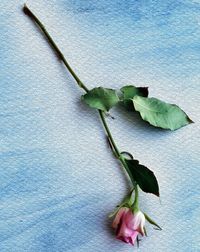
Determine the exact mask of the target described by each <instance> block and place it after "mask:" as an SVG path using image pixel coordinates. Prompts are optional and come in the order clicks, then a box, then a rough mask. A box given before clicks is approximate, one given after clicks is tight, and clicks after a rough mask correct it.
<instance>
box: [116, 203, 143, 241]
mask: <svg viewBox="0 0 200 252" xmlns="http://www.w3.org/2000/svg"><path fill="white" fill-rule="evenodd" d="M144 225H145V216H144V214H143V213H142V212H141V211H140V210H137V211H132V209H131V208H128V207H122V208H121V209H120V210H119V211H118V213H117V214H116V216H115V219H114V221H113V224H112V226H113V228H114V229H115V230H116V237H117V239H119V240H122V241H124V242H126V243H130V244H132V245H134V243H135V240H136V239H137V236H138V234H139V233H140V234H141V235H142V236H143V235H144V233H145V232H144Z"/></svg>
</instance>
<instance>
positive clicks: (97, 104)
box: [82, 87, 119, 111]
mask: <svg viewBox="0 0 200 252" xmlns="http://www.w3.org/2000/svg"><path fill="white" fill-rule="evenodd" d="M82 98H83V100H84V102H85V103H86V104H87V105H89V106H90V107H91V108H95V109H100V110H102V111H109V109H111V108H112V107H113V106H115V105H116V104H117V103H118V102H119V97H118V96H117V94H116V91H115V90H114V89H109V88H103V87H98V88H93V89H92V90H90V91H89V92H88V93H87V94H85V95H83V96H82Z"/></svg>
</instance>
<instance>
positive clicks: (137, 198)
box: [133, 185, 139, 211]
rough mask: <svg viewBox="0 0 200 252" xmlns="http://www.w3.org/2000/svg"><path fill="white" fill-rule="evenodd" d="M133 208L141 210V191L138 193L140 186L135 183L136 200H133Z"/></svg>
mask: <svg viewBox="0 0 200 252" xmlns="http://www.w3.org/2000/svg"><path fill="white" fill-rule="evenodd" d="M133 210H134V211H138V210H139V193H138V186H137V185H135V200H134V202H133Z"/></svg>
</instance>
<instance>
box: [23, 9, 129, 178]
mask: <svg viewBox="0 0 200 252" xmlns="http://www.w3.org/2000/svg"><path fill="white" fill-rule="evenodd" d="M23 11H24V13H25V14H26V15H27V16H29V17H30V18H31V19H32V20H33V21H34V22H35V23H36V24H37V25H38V27H39V28H40V29H41V31H42V32H43V33H44V35H45V36H46V38H47V40H48V42H49V44H50V45H51V47H52V48H53V50H54V51H55V52H56V54H57V56H58V57H59V59H60V60H62V62H63V63H64V65H65V66H66V68H67V69H68V70H69V72H70V73H71V75H72V76H73V77H74V79H75V80H76V82H77V84H78V86H79V87H80V88H82V89H83V90H84V91H85V92H86V93H87V92H88V91H89V89H88V88H87V87H86V86H85V85H84V84H83V82H82V81H81V80H80V79H79V77H78V76H77V75H76V73H75V72H74V71H73V69H72V68H71V66H70V65H69V63H68V62H67V60H66V58H65V56H64V55H63V53H62V52H61V50H60V49H59V47H58V46H57V44H56V43H55V42H54V40H53V38H52V37H51V35H50V34H49V33H48V31H47V30H46V28H45V26H44V25H43V24H42V22H41V21H40V20H39V19H38V18H37V17H36V16H35V14H34V13H33V12H32V11H31V10H30V9H29V8H28V7H27V6H26V5H24V7H23ZM99 115H100V118H101V121H102V123H103V125H104V129H105V131H106V134H107V136H108V138H109V140H110V143H111V145H112V147H113V149H114V151H115V153H116V155H117V158H118V159H119V160H120V162H121V163H122V165H123V166H124V168H125V170H126V171H127V173H128V175H129V177H130V178H132V175H131V172H130V170H129V168H128V166H127V164H126V162H125V159H124V158H123V156H122V155H121V153H120V151H119V150H118V148H117V145H116V143H115V141H114V139H113V137H112V134H111V132H110V130H109V127H108V125H107V123H106V120H105V116H104V114H103V111H101V110H99Z"/></svg>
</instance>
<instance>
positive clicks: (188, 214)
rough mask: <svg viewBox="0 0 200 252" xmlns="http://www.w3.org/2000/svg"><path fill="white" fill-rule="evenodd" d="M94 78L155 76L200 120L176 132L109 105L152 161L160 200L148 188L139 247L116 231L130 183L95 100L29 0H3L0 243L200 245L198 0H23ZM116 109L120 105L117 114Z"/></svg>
mask: <svg viewBox="0 0 200 252" xmlns="http://www.w3.org/2000/svg"><path fill="white" fill-rule="evenodd" d="M27 4H28V5H29V6H30V7H31V8H32V10H33V11H34V12H35V13H36V14H37V15H38V16H39V17H40V19H41V20H42V21H43V22H44V24H45V25H46V27H47V29H48V30H49V31H50V33H51V34H52V36H53V37H54V38H55V40H56V42H57V43H58V44H59V46H60V48H61V49H62V50H63V52H64V54H65V55H66V56H67V58H68V60H69V62H70V64H71V65H72V66H73V68H74V69H75V71H76V72H77V73H78V75H79V76H80V77H81V79H82V80H83V81H84V82H85V83H86V84H87V85H88V86H89V87H91V88H92V87H94V86H98V85H102V86H106V87H108V86H109V87H113V88H120V87H121V86H123V85H126V84H134V85H138V86H143V85H145V86H149V88H150V94H151V96H156V97H158V98H160V99H165V100H166V101H168V102H171V103H177V104H179V105H180V107H181V108H183V109H184V110H185V111H186V112H187V113H188V114H189V115H190V117H191V118H192V119H193V120H194V121H195V124H192V125H189V126H188V127H185V128H182V129H180V130H179V131H175V132H166V131H161V130H157V129H154V128H152V127H150V126H148V125H146V123H144V122H141V121H140V120H139V117H137V116H133V115H126V114H125V113H124V111H121V110H120V108H118V109H116V110H113V112H112V114H113V116H114V117H115V118H116V119H115V120H111V119H108V122H109V125H110V127H111V129H112V132H113V135H114V137H115V139H116V141H117V143H118V145H119V146H120V148H121V149H122V150H128V151H130V152H132V153H133V154H134V156H135V157H136V158H138V159H139V160H140V161H141V163H143V164H146V165H148V166H149V167H151V168H152V169H153V170H154V172H155V174H156V176H157V177H158V179H159V182H160V189H161V204H160V202H159V200H158V199H156V198H155V197H154V196H151V195H146V194H143V193H141V208H142V210H144V211H145V212H148V213H149V215H151V216H152V217H153V218H154V219H155V220H156V221H157V222H158V223H159V224H160V225H161V226H162V227H163V231H162V232H158V231H155V230H153V229H152V227H151V226H149V225H147V229H148V234H149V236H148V237H147V238H144V239H143V241H142V242H141V245H140V248H139V249H137V248H136V247H135V248H132V247H131V246H128V245H127V244H124V243H121V242H119V241H117V240H115V238H114V235H113V232H112V230H111V228H110V220H108V218H107V216H108V214H109V213H110V212H111V211H112V210H113V209H114V207H115V206H116V205H117V204H118V203H119V202H120V200H121V199H122V198H123V196H124V194H125V193H126V192H127V187H126V186H127V183H126V178H125V177H124V175H123V172H122V171H121V169H120V167H119V165H118V163H117V162H116V160H114V159H113V157H112V155H111V153H110V150H109V148H108V146H107V145H106V141H105V137H104V132H103V130H102V127H101V124H100V122H99V120H98V115H97V114H96V112H95V111H92V110H90V109H89V108H88V107H86V106H85V105H84V104H82V102H81V101H80V95H81V94H82V93H81V90H79V89H78V88H77V86H76V85H75V82H74V80H73V79H72V78H71V76H70V75H69V73H68V72H67V71H66V70H65V68H64V67H63V66H62V64H60V62H59V61H58V60H57V58H56V57H55V55H54V53H53V52H52V50H51V49H50V48H49V45H48V44H47V42H46V41H45V40H44V38H43V36H42V35H41V34H40V32H38V29H37V28H36V27H35V26H34V25H33V23H32V22H31V21H30V20H29V19H28V18H27V17H26V16H25V15H23V13H22V11H21V7H22V5H23V1H16V0H15V1H14V0H10V1H5V0H2V1H1V2H0V13H1V15H0V62H1V68H0V87H1V98H0V141H1V145H0V198H1V207H0V251H1V252H4V251H5V252H15V251H16V252H22V251H27V252H40V251H41V252H43V251H48V252H54V251H55V252H65V251H73V252H82V251H84V252H85V251H87V252H94V251H95V252H100V251H106V252H107V251H118V252H120V251H134V250H135V251H145V252H155V251H156V252H157V251H158V252H159V251H165V252H176V251H177V252H198V251H200V238H199V237H200V236H199V225H200V206H199V202H200V196H199V191H200V181H199V177H200V171H199V137H198V136H199V118H200V115H199V91H200V74H199V69H200V46H199V41H200V1H199V0H193V1H192V0H178V1H171V0H165V1H161V0H160V1H153V0H152V1H150V0H149V1H142V0H127V1H125V0H121V1H119V0H115V1H111V0H101V1H95V0H87V1H86V0H82V1H81V0H68V1H67V0H60V1H56V0H51V1H48V0H38V1H28V3H27ZM118 112H120V113H121V116H119V114H118Z"/></svg>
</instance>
